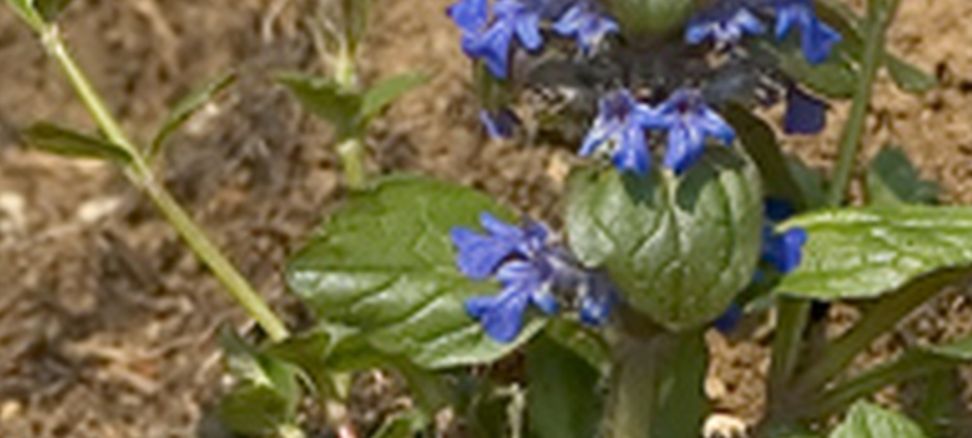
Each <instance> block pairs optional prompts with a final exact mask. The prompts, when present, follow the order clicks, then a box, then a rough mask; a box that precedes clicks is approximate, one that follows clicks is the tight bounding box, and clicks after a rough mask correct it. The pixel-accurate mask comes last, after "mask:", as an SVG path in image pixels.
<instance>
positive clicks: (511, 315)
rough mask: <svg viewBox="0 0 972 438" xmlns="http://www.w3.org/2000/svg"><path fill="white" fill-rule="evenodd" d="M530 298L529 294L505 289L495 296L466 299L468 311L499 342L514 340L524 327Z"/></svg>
mask: <svg viewBox="0 0 972 438" xmlns="http://www.w3.org/2000/svg"><path fill="white" fill-rule="evenodd" d="M488 300H491V301H488ZM529 300H530V296H529V295H527V294H522V293H517V292H516V291H506V290H504V291H503V292H502V293H500V295H499V296H498V297H495V298H493V297H474V298H470V299H469V300H467V301H466V312H468V313H469V315H470V316H472V317H474V318H476V319H478V320H479V322H480V324H482V326H483V330H484V331H485V332H486V334H487V335H489V337H491V338H493V339H494V340H496V341H498V342H504V343H506V342H512V341H513V340H514V339H516V336H517V335H518V334H519V333H520V329H521V328H522V327H523V314H524V313H525V312H526V308H527V305H528V304H529Z"/></svg>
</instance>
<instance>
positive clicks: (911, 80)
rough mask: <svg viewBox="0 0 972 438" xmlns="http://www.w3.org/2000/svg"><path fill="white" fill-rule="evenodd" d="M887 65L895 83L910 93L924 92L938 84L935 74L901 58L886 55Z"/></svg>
mask: <svg viewBox="0 0 972 438" xmlns="http://www.w3.org/2000/svg"><path fill="white" fill-rule="evenodd" d="M884 62H885V66H886V67H887V68H888V73H890V74H891V80H893V81H894V83H895V85H897V86H898V88H901V89H902V90H904V91H906V92H909V93H915V94H918V93H924V92H927V91H930V90H931V89H933V88H935V87H937V86H938V80H937V79H935V77H934V76H932V75H930V74H928V73H925V72H924V71H923V70H921V69H920V68H918V67H915V66H914V65H911V64H909V63H907V62H905V61H903V60H901V59H899V58H896V57H894V56H891V55H885V59H884Z"/></svg>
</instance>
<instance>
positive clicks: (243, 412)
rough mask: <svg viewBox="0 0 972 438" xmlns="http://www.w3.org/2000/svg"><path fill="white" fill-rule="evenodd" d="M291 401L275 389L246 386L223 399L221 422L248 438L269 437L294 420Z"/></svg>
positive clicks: (240, 387) (221, 402)
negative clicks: (290, 408)
mask: <svg viewBox="0 0 972 438" xmlns="http://www.w3.org/2000/svg"><path fill="white" fill-rule="evenodd" d="M287 403H288V400H287V399H286V398H284V397H283V396H282V395H281V394H280V393H279V392H277V391H275V390H274V389H273V388H271V387H269V386H264V385H256V384H244V385H241V386H238V387H236V388H233V390H231V391H230V392H229V393H228V394H226V395H225V396H223V399H222V400H220V404H219V419H220V421H221V422H222V423H223V425H225V426H226V427H227V428H229V429H230V430H233V431H234V432H237V433H241V434H246V435H258V436H264V435H270V434H273V433H274V432H276V431H277V430H279V429H280V428H281V427H283V426H285V425H287V424H289V423H290V422H291V421H292V420H293V414H294V413H293V412H292V411H290V410H289V409H288V408H287Z"/></svg>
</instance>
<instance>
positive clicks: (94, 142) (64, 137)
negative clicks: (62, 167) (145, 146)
mask: <svg viewBox="0 0 972 438" xmlns="http://www.w3.org/2000/svg"><path fill="white" fill-rule="evenodd" d="M24 139H25V140H26V141H27V143H28V144H29V145H30V146H31V147H34V148H37V149H41V150H43V151H47V152H50V153H53V154H57V155H65V156H69V157H79V158H95V159H99V160H111V161H115V162H118V163H123V164H126V163H128V162H130V161H131V157H130V156H129V155H128V153H127V152H125V150H124V149H122V147H121V146H118V145H116V144H113V143H109V142H107V141H105V140H101V139H98V138H95V137H89V136H87V135H84V134H79V133H77V132H74V131H71V130H68V129H65V128H61V127H59V126H56V125H52V124H50V123H38V124H35V125H33V126H31V127H30V128H28V129H27V130H26V131H24Z"/></svg>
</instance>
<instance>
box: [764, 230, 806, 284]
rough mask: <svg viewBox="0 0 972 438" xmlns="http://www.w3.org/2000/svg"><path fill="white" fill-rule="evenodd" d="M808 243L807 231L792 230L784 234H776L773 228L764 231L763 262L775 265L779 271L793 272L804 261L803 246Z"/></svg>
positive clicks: (784, 272)
mask: <svg viewBox="0 0 972 438" xmlns="http://www.w3.org/2000/svg"><path fill="white" fill-rule="evenodd" d="M805 243H807V231H806V230H804V229H802V228H791V229H789V230H786V231H784V232H783V233H774V232H773V228H772V227H769V226H767V227H765V228H764V229H763V261H764V262H766V263H769V264H771V265H773V267H775V268H776V270H777V271H780V273H783V274H786V273H789V272H792V271H793V270H794V269H796V268H797V267H798V266H800V262H801V261H802V260H803V245H804V244H805Z"/></svg>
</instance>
